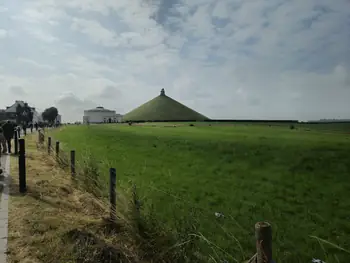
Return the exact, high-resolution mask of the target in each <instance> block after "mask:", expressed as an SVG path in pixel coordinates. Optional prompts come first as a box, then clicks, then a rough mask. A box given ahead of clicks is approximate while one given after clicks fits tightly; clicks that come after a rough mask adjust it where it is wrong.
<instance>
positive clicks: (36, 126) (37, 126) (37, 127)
mask: <svg viewBox="0 0 350 263" xmlns="http://www.w3.org/2000/svg"><path fill="white" fill-rule="evenodd" d="M38 129H39V125H38V123H37V122H36V123H35V130H36V131H38Z"/></svg>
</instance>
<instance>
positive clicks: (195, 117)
mask: <svg viewBox="0 0 350 263" xmlns="http://www.w3.org/2000/svg"><path fill="white" fill-rule="evenodd" d="M204 120H208V118H207V117H205V116H204V115H202V114H200V113H198V112H196V111H194V110H192V109H190V108H188V107H187V106H185V105H183V104H181V103H179V102H177V101H176V100H174V99H172V98H170V97H168V96H166V95H165V92H164V89H162V91H161V94H160V95H159V96H158V97H155V98H154V99H152V100H150V101H148V102H146V103H145V104H143V105H141V106H140V107H138V108H136V109H134V110H132V111H131V112H129V113H127V114H126V115H124V117H123V121H204Z"/></svg>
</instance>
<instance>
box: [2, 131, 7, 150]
mask: <svg viewBox="0 0 350 263" xmlns="http://www.w3.org/2000/svg"><path fill="white" fill-rule="evenodd" d="M0 150H1V151H2V153H7V145H6V138H5V135H4V130H3V129H2V128H1V127H0Z"/></svg>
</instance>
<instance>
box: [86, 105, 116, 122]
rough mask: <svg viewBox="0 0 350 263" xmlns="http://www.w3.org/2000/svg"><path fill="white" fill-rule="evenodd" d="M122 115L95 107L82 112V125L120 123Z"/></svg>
mask: <svg viewBox="0 0 350 263" xmlns="http://www.w3.org/2000/svg"><path fill="white" fill-rule="evenodd" d="M121 120H122V115H120V114H116V113H115V111H114V110H107V109H105V108H103V107H97V108H95V109H91V110H85V111H84V117H83V123H85V124H86V123H114V122H121Z"/></svg>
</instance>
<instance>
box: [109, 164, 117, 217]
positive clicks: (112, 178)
mask: <svg viewBox="0 0 350 263" xmlns="http://www.w3.org/2000/svg"><path fill="white" fill-rule="evenodd" d="M116 184H117V172H116V169H115V168H110V169H109V187H110V188H109V200H110V205H111V208H110V209H111V211H110V212H111V213H110V218H111V221H114V220H115V219H116V217H117V216H116V204H117V196H116V190H115V188H116Z"/></svg>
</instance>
